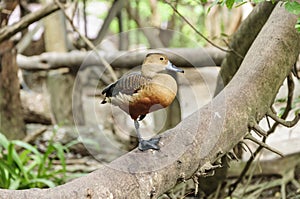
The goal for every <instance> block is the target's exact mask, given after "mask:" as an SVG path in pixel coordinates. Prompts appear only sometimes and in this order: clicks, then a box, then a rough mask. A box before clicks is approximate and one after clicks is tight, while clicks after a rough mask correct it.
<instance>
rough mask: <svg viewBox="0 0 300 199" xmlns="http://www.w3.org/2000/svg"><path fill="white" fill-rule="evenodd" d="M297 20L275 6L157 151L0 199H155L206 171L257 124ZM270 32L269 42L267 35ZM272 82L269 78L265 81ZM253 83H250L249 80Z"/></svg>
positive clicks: (280, 76)
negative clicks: (219, 81)
mask: <svg viewBox="0 0 300 199" xmlns="http://www.w3.org/2000/svg"><path fill="white" fill-rule="evenodd" d="M296 20H297V16H294V15H292V14H290V13H287V12H286V11H285V9H284V7H280V6H277V7H276V8H275V9H274V11H273V13H272V14H271V16H270V18H269V20H268V21H267V23H266V24H265V26H264V28H263V29H262V30H261V32H260V33H259V35H258V37H257V39H256V40H255V41H254V43H253V45H252V46H251V48H250V49H249V51H248V53H247V55H246V57H245V59H244V61H243V63H242V65H241V67H240V69H239V70H238V72H237V73H236V75H235V76H234V77H233V79H232V80H231V81H230V82H229V84H228V85H227V86H226V87H225V89H223V91H222V92H221V93H220V94H219V95H217V96H216V97H215V98H214V99H213V100H212V101H211V103H209V104H207V105H206V106H204V107H202V108H201V109H199V110H198V111H196V112H194V113H193V114H192V115H190V116H189V117H187V118H186V119H185V120H184V121H182V122H181V123H180V124H178V125H177V126H176V127H175V128H173V129H170V130H168V131H166V132H165V133H163V134H161V141H160V145H161V149H160V151H146V152H141V151H139V150H137V149H136V150H133V151H131V152H130V153H127V154H126V155H124V156H122V157H120V158H118V159H116V160H114V161H113V162H111V163H110V164H108V165H103V166H102V167H101V168H100V169H98V170H97V171H95V172H93V173H91V174H89V175H87V176H85V177H81V178H78V179H76V180H73V181H72V182H70V183H67V184H65V185H62V186H58V187H55V188H51V189H30V190H20V191H13V190H0V195H1V197H3V198H14V199H18V198H40V199H41V198H49V197H51V198H125V197H126V198H131V199H140V198H143V199H147V198H148V199H150V198H157V197H159V196H160V195H161V194H163V193H165V192H166V191H167V190H169V189H171V188H172V187H174V185H175V184H176V183H177V181H178V180H182V179H188V178H191V177H192V176H193V174H194V173H195V172H197V171H199V170H200V171H201V170H203V169H204V170H205V171H206V170H209V168H206V167H205V166H207V165H214V162H215V161H216V160H217V159H219V158H220V156H219V155H218V154H221V153H222V154H225V153H226V152H228V151H230V150H231V149H232V148H233V147H234V146H235V145H236V144H237V143H239V142H240V140H242V139H243V138H244V137H245V135H246V134H247V132H248V126H249V123H250V122H251V121H253V118H255V120H256V121H259V120H261V119H262V118H263V117H264V115H265V114H266V113H267V111H268V109H269V107H270V106H271V104H272V103H273V101H274V98H275V97H276V93H277V91H278V89H279V88H280V86H281V84H282V82H283V81H284V79H285V77H286V76H287V74H288V73H289V72H290V70H291V66H292V63H294V62H295V59H296V57H297V56H298V54H299V46H300V35H299V33H297V31H296V30H295V29H294V24H295V22H296ZM271 33H272V37H270V34H271ZM270 77H272V78H270ZM253 79H255V81H253Z"/></svg>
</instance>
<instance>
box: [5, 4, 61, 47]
mask: <svg viewBox="0 0 300 199" xmlns="http://www.w3.org/2000/svg"><path fill="white" fill-rule="evenodd" d="M58 9H59V7H58V6H57V5H56V4H53V3H52V4H49V5H46V6H45V7H43V8H42V9H40V10H38V11H36V12H32V13H30V14H28V15H26V16H24V17H23V18H21V20H20V21H18V22H16V23H14V24H12V25H10V26H6V27H4V28H2V29H0V42H2V41H4V40H5V39H8V38H10V37H11V36H13V35H14V34H16V33H18V32H20V31H21V30H24V29H25V28H27V27H28V26H29V25H30V24H32V23H33V22H35V21H38V20H40V19H42V18H43V17H46V16H48V15H49V14H51V13H53V12H55V11H57V10H58Z"/></svg>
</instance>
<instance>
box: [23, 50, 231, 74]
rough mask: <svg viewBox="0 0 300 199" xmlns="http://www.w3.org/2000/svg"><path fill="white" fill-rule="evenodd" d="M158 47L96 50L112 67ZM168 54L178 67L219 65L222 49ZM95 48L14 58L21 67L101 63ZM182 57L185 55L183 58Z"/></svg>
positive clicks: (129, 64) (124, 64)
mask: <svg viewBox="0 0 300 199" xmlns="http://www.w3.org/2000/svg"><path fill="white" fill-rule="evenodd" d="M154 51H156V52H157V50H141V51H136V52H130V53H128V52H126V51H119V52H113V53H109V52H107V53H106V52H99V53H98V54H100V55H101V56H102V57H103V58H104V59H105V60H107V62H108V63H110V64H111V66H112V67H114V68H133V67H135V66H138V65H141V64H142V62H143V60H144V58H145V56H146V54H148V53H150V52H154ZM161 51H164V53H165V54H168V55H169V57H170V59H171V61H172V62H173V63H174V64H175V65H177V66H178V67H193V66H195V67H201V66H218V65H219V64H221V62H222V60H223V58H224V56H225V53H224V52H222V51H220V50H217V49H213V48H190V49H186V48H176V49H161ZM94 54H95V52H94V51H89V52H81V51H73V52H70V53H43V54H41V55H38V56H32V57H26V56H23V55H18V57H17V62H18V65H19V67H20V68H22V69H24V70H50V69H57V68H65V67H70V68H73V69H79V67H81V69H84V68H86V67H88V66H90V65H93V66H100V67H104V66H103V64H102V62H100V60H99V59H98V57H97V56H94ZM184 58H185V59H184Z"/></svg>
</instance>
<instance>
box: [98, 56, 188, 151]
mask: <svg viewBox="0 0 300 199" xmlns="http://www.w3.org/2000/svg"><path fill="white" fill-rule="evenodd" d="M167 70H170V71H175V72H183V70H181V69H178V68H176V67H175V66H174V65H172V64H171V62H170V61H169V60H168V58H167V57H166V56H165V55H163V54H160V53H152V54H148V55H147V56H146V58H145V60H144V63H143V65H142V70H141V72H140V73H138V72H134V73H130V74H128V75H125V76H123V77H122V78H120V79H119V80H118V81H117V82H115V83H113V84H111V85H109V86H108V87H106V88H105V89H104V90H103V92H102V94H105V98H104V100H103V101H102V103H106V102H110V103H112V104H113V105H116V106H118V107H120V108H121V109H122V110H123V111H125V112H126V113H128V114H129V115H130V116H131V118H132V119H133V120H134V121H135V126H136V129H137V134H138V137H139V141H140V143H141V142H144V144H146V145H147V146H145V145H144V146H139V148H140V150H147V149H150V148H152V149H158V148H159V147H158V146H157V145H155V146H154V145H151V144H153V143H148V142H147V141H146V140H143V139H142V138H141V137H140V135H139V132H138V122H137V120H138V119H142V118H144V117H145V116H146V114H148V113H150V112H153V111H156V110H159V109H161V108H165V107H167V106H169V105H170V104H171V103H172V102H173V100H174V98H175V96H176V93H177V84H176V81H175V79H174V78H173V77H172V76H171V75H170V74H168V73H167V72H166V71H167ZM149 144H150V145H149ZM156 144H157V143H156Z"/></svg>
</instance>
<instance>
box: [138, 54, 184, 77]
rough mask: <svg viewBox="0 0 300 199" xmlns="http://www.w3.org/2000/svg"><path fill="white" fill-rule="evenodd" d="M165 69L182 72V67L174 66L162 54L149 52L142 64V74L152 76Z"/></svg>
mask: <svg viewBox="0 0 300 199" xmlns="http://www.w3.org/2000/svg"><path fill="white" fill-rule="evenodd" d="M165 71H174V72H180V73H183V72H184V71H183V70H182V69H180V68H177V67H176V66H174V65H173V64H172V63H171V62H170V61H169V59H168V57H167V56H166V55H164V54H161V53H150V54H148V55H147V56H146V58H145V60H144V63H143V65H142V74H143V75H144V76H147V77H154V76H155V75H156V74H158V73H163V72H165Z"/></svg>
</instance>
